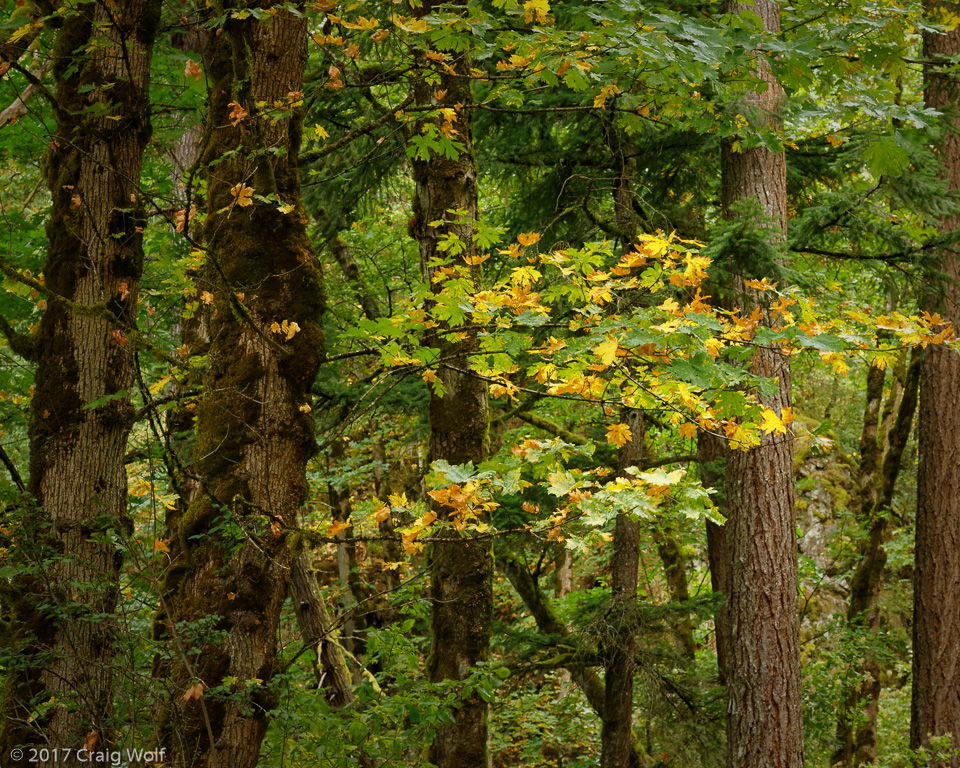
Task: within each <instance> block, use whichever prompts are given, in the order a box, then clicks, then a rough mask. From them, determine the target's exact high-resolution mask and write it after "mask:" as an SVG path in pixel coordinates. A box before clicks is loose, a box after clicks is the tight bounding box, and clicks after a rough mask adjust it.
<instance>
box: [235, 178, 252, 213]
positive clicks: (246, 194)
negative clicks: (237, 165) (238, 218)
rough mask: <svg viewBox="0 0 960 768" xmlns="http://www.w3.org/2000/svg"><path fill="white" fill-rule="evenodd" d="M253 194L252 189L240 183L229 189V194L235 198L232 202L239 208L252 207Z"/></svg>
mask: <svg viewBox="0 0 960 768" xmlns="http://www.w3.org/2000/svg"><path fill="white" fill-rule="evenodd" d="M253 192H254V189H253V187H248V186H247V185H246V184H244V183H243V182H242V181H241V182H240V183H239V184H237V185H236V186H234V187H232V188H231V189H230V194H231V195H233V196H234V197H235V198H236V200H235V201H234V202H235V203H236V204H237V205H239V206H240V207H241V208H246V207H247V206H248V205H253Z"/></svg>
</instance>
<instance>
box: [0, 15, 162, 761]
mask: <svg viewBox="0 0 960 768" xmlns="http://www.w3.org/2000/svg"><path fill="white" fill-rule="evenodd" d="M158 21H159V5H158V4H157V3H154V2H153V1H152V0H120V2H119V5H118V6H117V7H115V8H113V10H108V9H107V7H106V6H104V5H102V4H90V5H88V6H83V10H82V12H78V13H77V14H74V15H68V16H66V17H65V18H64V21H63V26H62V27H61V29H60V32H59V36H58V39H57V44H56V50H55V52H54V61H55V64H54V78H55V80H56V82H57V89H56V108H55V114H56V118H57V128H56V135H55V136H54V137H53V138H52V140H51V143H50V149H49V150H48V153H47V158H46V174H47V185H48V187H49V189H50V193H51V196H52V201H53V212H52V215H51V219H50V222H49V224H48V227H47V235H48V239H49V250H48V252H47V260H46V264H45V266H44V276H45V283H46V287H47V290H48V294H47V297H46V298H47V303H48V308H47V311H46V312H45V313H44V316H43V319H42V320H41V325H40V333H39V339H40V350H41V354H40V358H39V366H38V369H37V374H36V392H35V394H34V397H33V402H32V412H31V421H30V428H29V435H30V479H29V484H28V491H29V492H30V494H31V495H32V496H33V499H34V500H35V502H36V504H37V507H38V512H37V513H32V512H31V516H30V520H29V522H30V524H31V525H32V526H34V525H35V526H36V527H35V528H34V529H33V530H30V531H26V530H24V531H23V532H22V533H21V537H22V538H23V540H24V541H30V542H31V543H36V542H43V544H45V545H47V546H48V547H49V549H47V550H46V551H45V552H43V553H42V556H43V557H44V558H46V557H52V558H53V559H52V561H44V562H42V564H41V565H40V568H41V570H42V578H37V579H36V581H30V579H29V577H24V580H23V581H21V582H20V583H19V584H18V585H17V586H18V588H19V590H20V593H19V594H18V595H16V600H15V603H14V605H13V626H14V627H16V628H17V630H18V634H19V635H20V638H19V639H20V640H21V641H22V642H24V643H26V646H25V647H26V649H27V651H26V655H27V659H26V662H27V665H28V666H27V667H26V668H25V669H24V670H22V671H21V672H19V673H17V674H15V675H12V676H11V679H10V681H9V686H8V690H7V694H6V697H5V701H4V712H3V714H4V717H3V720H4V730H3V735H2V738H0V744H2V751H0V753H2V754H3V755H7V754H8V753H9V749H10V747H11V746H13V745H15V744H18V743H19V744H42V745H43V746H47V747H50V748H79V747H81V746H82V745H83V744H84V740H85V738H86V737H87V735H88V734H90V732H96V734H97V736H98V738H99V739H100V740H101V741H103V739H105V738H109V736H110V731H111V728H112V724H111V715H112V702H113V675H112V668H113V664H114V646H115V643H116V640H117V638H118V634H119V633H118V628H117V626H116V623H115V621H114V620H113V618H112V617H113V614H114V611H115V608H116V597H117V591H118V574H119V569H120V565H121V561H120V557H119V555H118V552H117V548H116V545H115V544H114V542H113V541H112V534H113V533H116V534H119V535H121V536H122V535H124V534H126V533H129V530H130V522H129V518H128V517H127V514H126V505H127V490H126V489H127V482H126V471H125V469H124V464H123V459H124V453H125V450H126V442H127V436H128V435H129V432H130V428H131V426H132V424H133V416H134V409H133V407H132V405H131V403H130V398H129V396H128V394H127V393H129V392H130V390H131V389H132V387H133V381H134V348H135V342H134V339H132V338H131V330H130V329H131V328H132V326H133V325H134V323H135V321H136V306H137V296H138V292H139V285H140V276H141V273H142V269H143V248H142V245H143V244H142V231H143V230H142V226H143V224H144V222H145V214H144V211H143V204H142V201H141V200H140V197H139V179H140V170H141V167H142V164H143V152H144V148H145V147H146V145H147V142H148V141H149V138H150V130H151V128H150V110H149V99H148V96H147V83H148V76H149V69H150V59H151V54H152V49H153V37H154V34H155V31H156V24H157V23H158ZM4 55H6V53H4ZM103 86H109V87H107V88H104V87H103ZM94 110H99V112H100V113H99V116H97V115H96V113H95V111H94ZM104 396H115V398H114V399H112V400H110V401H107V402H106V403H105V404H103V405H100V406H98V407H94V408H90V407H86V406H87V405H88V404H89V403H91V402H92V401H94V400H98V399H100V398H103V397H104ZM48 701H54V702H56V703H55V704H54V706H53V707H51V708H50V709H49V710H48V711H47V712H46V713H45V714H43V715H41V716H40V717H39V718H31V713H32V712H34V711H35V708H36V706H37V705H38V704H40V703H44V702H48ZM31 702H32V703H31ZM4 759H5V758H4Z"/></svg>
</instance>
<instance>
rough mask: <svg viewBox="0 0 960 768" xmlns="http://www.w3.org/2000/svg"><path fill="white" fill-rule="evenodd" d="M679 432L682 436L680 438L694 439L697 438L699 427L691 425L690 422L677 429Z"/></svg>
mask: <svg viewBox="0 0 960 768" xmlns="http://www.w3.org/2000/svg"><path fill="white" fill-rule="evenodd" d="M677 432H678V433H679V434H680V437H688V438H693V437H696V436H697V426H696V424H691V423H690V422H689V421H686V422H684V423H683V424H681V425H680V426H679V427H678V428H677Z"/></svg>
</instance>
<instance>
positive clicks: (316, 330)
mask: <svg viewBox="0 0 960 768" xmlns="http://www.w3.org/2000/svg"><path fill="white" fill-rule="evenodd" d="M232 10H233V9H232V7H230V6H227V5H225V6H224V7H222V8H218V11H223V12H224V13H225V14H226V15H227V20H226V22H225V23H224V26H223V29H222V31H221V33H220V34H218V35H215V36H212V37H211V40H210V42H209V44H208V46H207V50H206V59H205V64H206V68H207V75H208V77H209V78H210V82H211V100H210V104H209V107H210V111H209V114H208V118H207V131H208V137H207V140H206V141H205V144H204V146H205V149H204V154H203V156H202V158H201V161H202V163H203V165H204V167H205V168H206V174H207V179H206V180H207V210H208V217H207V220H206V223H205V225H204V229H203V232H202V236H203V242H204V243H205V244H206V246H207V249H208V253H207V261H206V265H205V267H204V272H203V287H204V289H205V290H208V291H209V292H211V293H212V294H213V296H214V301H213V305H212V306H213V316H212V317H211V319H210V327H209V335H210V346H209V352H208V366H207V371H206V377H205V381H204V390H205V391H204V396H203V399H202V401H201V404H200V406H199V408H198V409H197V427H196V434H197V445H196V452H195V455H196V460H195V463H194V469H195V471H196V473H197V474H198V475H199V476H200V477H201V478H202V489H201V492H200V493H199V494H198V495H197V497H196V498H195V499H194V501H193V503H192V504H191V505H190V507H189V509H187V511H186V512H185V513H184V515H183V517H182V519H181V520H180V523H179V532H178V533H179V546H180V548H181V550H180V551H181V552H182V554H181V558H180V560H179V561H178V562H176V563H174V564H173V565H172V566H171V568H170V569H169V570H168V572H167V576H166V579H165V583H164V585H163V591H164V594H166V595H168V596H169V597H168V598H167V599H168V607H169V609H170V614H169V615H168V616H166V617H164V618H165V620H166V626H164V627H161V628H160V630H161V632H162V633H166V634H167V636H168V637H170V638H171V639H176V642H175V643H172V644H171V645H172V647H174V648H175V649H177V651H178V654H179V658H178V661H177V663H176V665H175V668H174V670H173V673H172V676H171V681H170V682H171V684H172V686H173V688H174V690H173V692H172V695H171V697H170V700H169V707H168V709H167V711H166V712H165V713H164V714H163V723H164V729H165V730H164V735H165V737H166V743H165V746H167V747H168V748H169V750H170V752H169V753H168V754H170V755H172V760H171V761H170V762H171V763H172V765H175V766H231V768H243V767H244V766H250V767H251V768H252V766H255V765H256V763H257V758H258V755H259V750H260V743H261V741H262V739H263V736H264V734H265V732H266V727H267V720H266V713H267V711H269V710H270V709H271V708H272V707H273V705H274V701H273V694H272V693H271V692H270V689H269V683H270V680H271V678H272V677H273V675H274V674H275V673H276V672H277V670H278V660H277V655H276V644H277V628H278V623H279V619H280V612H281V608H282V606H283V602H284V600H285V598H286V595H287V589H288V585H289V583H290V578H291V567H292V565H293V558H292V553H291V549H292V546H293V545H292V543H291V541H289V540H288V537H289V532H290V531H293V530H295V529H296V527H297V519H296V518H297V512H298V509H299V507H300V505H301V503H302V502H303V499H304V497H305V494H306V491H307V486H306V480H305V470H306V462H307V459H308V458H309V457H310V455H311V454H312V452H313V450H314V442H313V420H312V418H311V416H310V413H309V410H308V409H306V408H304V406H307V405H308V404H309V399H310V395H309V392H310V386H311V384H312V382H313V379H314V377H315V375H316V372H317V369H318V366H319V361H320V359H321V355H322V346H323V338H322V332H321V328H320V314H321V309H322V305H323V298H322V277H321V274H320V270H319V265H318V263H317V260H316V257H315V256H314V253H313V251H312V249H311V246H310V242H309V240H308V238H307V236H306V229H305V225H306V221H307V220H306V215H305V213H304V210H303V207H302V205H301V203H300V180H299V172H298V168H297V164H296V159H297V155H298V151H299V146H300V138H301V134H300V115H299V107H298V103H297V102H298V101H299V95H298V94H299V92H300V90H301V88H302V84H303V72H304V65H305V60H306V40H307V22H306V19H305V18H301V17H297V16H295V15H294V14H293V13H291V12H290V11H287V10H282V9H280V8H277V9H276V10H275V13H273V15H272V16H269V17H265V19H264V21H263V22H260V21H257V20H256V19H254V18H252V17H250V18H247V19H239V18H235V15H234V14H232V13H231V11H232ZM237 15H239V14H237ZM258 103H259V105H260V106H258ZM264 105H267V106H264ZM278 105H279V106H278ZM273 148H280V149H281V150H283V151H282V152H280V153H276V154H274V153H272V152H269V151H267V150H268V149H273ZM244 187H246V188H250V189H251V190H252V191H255V193H256V194H257V195H263V196H268V195H271V194H273V195H276V196H277V197H278V198H279V199H280V201H282V203H284V204H289V205H292V206H294V208H293V209H292V211H291V212H290V213H286V214H284V213H282V212H281V211H278V210H277V205H276V203H260V202H258V201H256V200H251V201H250V202H251V204H250V205H243V203H244V202H245V200H244V197H247V196H248V195H247V194H245V193H244V192H242V191H241V190H242V188H244ZM284 322H286V323H287V324H288V325H287V329H282V330H280V331H279V332H277V331H276V330H274V324H277V326H280V325H281V324H283V323H284ZM293 323H296V326H297V328H296V329H295V328H294V326H293V325H292V324H293ZM171 625H175V627H176V629H175V631H174V629H173V627H172V626H171ZM191 651H192V652H194V653H196V652H199V653H198V655H191ZM228 676H231V677H234V678H236V679H237V680H238V681H239V682H238V683H236V684H235V685H234V688H233V691H232V692H233V693H236V694H240V695H238V696H235V697H234V698H232V699H224V698H222V697H218V696H215V695H211V694H210V693H209V692H208V691H209V689H210V688H215V687H217V686H221V685H223V681H224V678H226V677H228ZM254 679H258V680H261V681H262V683H260V684H256V683H248V682H246V681H250V680H254ZM199 686H203V690H204V695H203V696H202V697H200V698H197V697H188V698H187V699H184V692H185V691H188V690H190V689H191V687H192V688H193V690H194V692H196V691H197V689H198V687H199Z"/></svg>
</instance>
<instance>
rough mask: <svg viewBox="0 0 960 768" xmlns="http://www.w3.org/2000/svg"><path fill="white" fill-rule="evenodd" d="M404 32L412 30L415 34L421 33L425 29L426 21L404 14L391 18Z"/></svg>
mask: <svg viewBox="0 0 960 768" xmlns="http://www.w3.org/2000/svg"><path fill="white" fill-rule="evenodd" d="M393 23H394V24H396V25H397V26H398V27H400V29H402V30H403V31H404V32H413V33H414V34H415V35H422V34H423V33H424V32H426V31H427V29H428V27H427V22H426V21H424V20H423V19H408V18H407V17H406V16H398V17H397V18H395V19H394V20H393Z"/></svg>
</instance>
